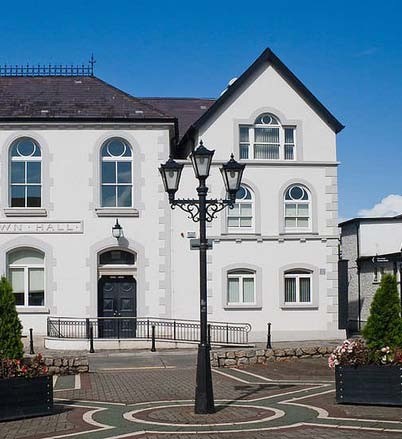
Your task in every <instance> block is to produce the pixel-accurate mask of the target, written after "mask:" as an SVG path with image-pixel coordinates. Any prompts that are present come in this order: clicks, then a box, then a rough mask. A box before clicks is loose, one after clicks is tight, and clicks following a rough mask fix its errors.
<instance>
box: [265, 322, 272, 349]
mask: <svg viewBox="0 0 402 439" xmlns="http://www.w3.org/2000/svg"><path fill="white" fill-rule="evenodd" d="M266 348H267V349H272V345H271V323H268V332H267V346H266Z"/></svg>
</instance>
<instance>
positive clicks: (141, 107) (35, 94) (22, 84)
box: [0, 76, 173, 121]
mask: <svg viewBox="0 0 402 439" xmlns="http://www.w3.org/2000/svg"><path fill="white" fill-rule="evenodd" d="M21 119H23V120H26V119H29V120H36V119H39V120H55V119H63V120H92V119H94V120H110V119H113V120H116V119H117V120H132V119H134V120H137V119H152V120H153V119H173V118H172V117H170V116H169V115H167V114H165V113H164V112H163V111H161V110H160V109H157V108H154V107H153V106H152V105H150V104H149V103H147V102H143V101H141V100H140V99H138V98H135V97H133V96H131V95H129V94H127V93H125V92H123V91H121V90H119V89H118V88H116V87H113V86H112V85H110V84H107V83H106V82H104V81H102V80H101V79H99V78H96V77H95V76H47V77H33V76H24V77H18V76H13V77H0V120H19V121H20V120H21Z"/></svg>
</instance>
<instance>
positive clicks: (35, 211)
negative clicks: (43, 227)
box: [4, 207, 47, 217]
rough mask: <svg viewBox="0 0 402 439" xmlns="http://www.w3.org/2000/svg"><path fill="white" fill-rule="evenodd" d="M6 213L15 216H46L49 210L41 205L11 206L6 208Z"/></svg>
mask: <svg viewBox="0 0 402 439" xmlns="http://www.w3.org/2000/svg"><path fill="white" fill-rule="evenodd" d="M4 215H5V216H14V217H27V216H28V217H37V216H42V217H44V216H47V210H46V209H43V208H41V207H9V208H7V209H4Z"/></svg>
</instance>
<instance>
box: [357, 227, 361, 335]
mask: <svg viewBox="0 0 402 439" xmlns="http://www.w3.org/2000/svg"><path fill="white" fill-rule="evenodd" d="M356 238H357V247H356V250H357V259H356V266H357V306H358V321H357V328H358V330H359V332H360V329H361V295H360V294H361V286H360V222H358V223H356Z"/></svg>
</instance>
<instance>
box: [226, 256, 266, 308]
mask: <svg viewBox="0 0 402 439" xmlns="http://www.w3.org/2000/svg"><path fill="white" fill-rule="evenodd" d="M236 270H250V271H253V272H254V274H255V284H254V289H255V304H253V305H247V304H239V305H229V304H228V299H227V298H228V282H227V279H228V274H229V272H231V271H236ZM222 307H223V309H225V310H236V309H240V310H248V309H249V310H260V309H261V308H262V268H261V267H259V266H257V265H253V264H246V263H239V264H230V265H226V266H225V267H223V268H222Z"/></svg>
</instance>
